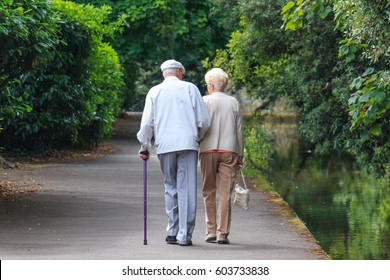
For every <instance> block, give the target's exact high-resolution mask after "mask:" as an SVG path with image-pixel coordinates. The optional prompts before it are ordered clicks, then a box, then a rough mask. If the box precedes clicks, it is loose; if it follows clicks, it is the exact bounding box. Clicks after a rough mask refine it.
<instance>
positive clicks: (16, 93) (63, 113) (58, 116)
mask: <svg viewBox="0 0 390 280" xmlns="http://www.w3.org/2000/svg"><path fill="white" fill-rule="evenodd" d="M48 9H49V8H48ZM50 9H52V10H53V11H55V12H56V14H58V15H59V16H60V18H61V21H60V22H59V23H58V30H59V34H60V37H59V41H60V43H58V44H57V45H56V46H55V49H53V50H50V60H49V61H48V63H45V64H39V63H38V64H37V65H35V67H34V68H33V69H32V70H31V71H29V72H27V73H24V74H22V75H20V77H19V79H14V80H13V81H12V82H11V83H10V84H9V85H8V87H7V88H6V89H5V90H3V92H4V93H6V94H5V95H4V96H5V98H2V99H1V108H3V114H4V119H3V120H1V121H0V123H1V126H2V127H3V128H4V131H3V132H2V134H1V138H0V144H1V145H3V146H4V147H6V148H8V149H19V150H24V151H29V150H33V151H40V152H44V151H46V150H49V149H53V148H62V147H69V146H74V147H92V146H95V145H96V144H97V143H98V142H99V141H101V140H103V139H105V138H106V137H107V136H109V134H110V131H111V127H112V123H113V121H114V118H115V116H116V115H117V113H118V112H119V108H120V102H121V96H122V95H123V93H122V88H123V80H122V77H123V74H122V69H121V66H120V64H119V60H118V57H117V54H116V53H115V51H114V50H113V49H112V48H111V47H110V45H109V44H107V43H104V41H103V39H104V38H105V36H109V35H110V33H112V32H113V29H112V28H111V26H109V25H108V24H107V19H108V13H109V10H110V9H109V8H108V7H101V8H100V9H97V8H94V7H92V6H90V5H87V6H84V5H76V4H74V3H73V2H68V1H60V0H55V1H51V7H50ZM15 101H18V102H20V103H22V104H26V105H24V106H26V107H27V108H31V112H29V113H26V114H18V113H17V112H16V113H13V112H12V111H11V112H8V111H9V110H7V109H5V110H4V108H8V107H11V108H12V107H15ZM20 106H21V105H20Z"/></svg>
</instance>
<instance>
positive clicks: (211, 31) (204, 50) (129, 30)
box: [76, 0, 230, 111]
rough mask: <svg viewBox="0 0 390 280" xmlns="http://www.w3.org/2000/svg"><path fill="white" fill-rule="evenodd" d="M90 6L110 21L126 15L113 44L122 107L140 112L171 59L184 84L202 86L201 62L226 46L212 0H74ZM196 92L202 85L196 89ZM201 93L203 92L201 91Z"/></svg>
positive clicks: (227, 34)
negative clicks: (108, 11)
mask: <svg viewBox="0 0 390 280" xmlns="http://www.w3.org/2000/svg"><path fill="white" fill-rule="evenodd" d="M76 2H79V3H89V4H93V5H95V6H101V5H110V6H111V7H112V17H114V18H115V17H116V16H117V15H119V14H127V15H128V19H127V25H126V26H125V28H124V31H123V33H121V34H117V36H115V38H114V39H113V40H112V45H113V47H114V48H115V50H116V51H117V52H118V54H119V55H120V59H121V63H122V65H123V67H124V71H125V82H126V97H125V101H124V105H123V106H124V108H125V109H127V110H134V111H141V110H142V109H143V105H144V98H145V96H146V93H147V91H148V90H149V88H150V87H152V86H154V85H155V84H157V83H159V82H161V80H162V76H161V72H160V69H159V66H160V64H161V63H162V62H163V61H165V60H167V59H171V58H175V59H177V60H179V61H181V62H182V63H183V65H184V66H185V68H186V75H185V79H186V80H188V81H191V82H193V83H195V84H197V85H199V86H200V85H203V83H204V81H203V77H204V68H203V67H202V65H201V60H202V59H204V58H205V57H208V56H211V55H212V54H213V53H214V49H215V48H216V47H223V46H224V44H225V43H226V42H227V39H228V36H229V33H228V32H227V31H226V30H230V29H229V28H230V26H229V27H225V26H223V25H221V23H220V21H219V17H220V15H215V14H212V13H213V4H212V1H187V0H170V1H167V0H120V1H109V0H77V1H76ZM200 88H201V86H200ZM203 90H205V89H204V88H203Z"/></svg>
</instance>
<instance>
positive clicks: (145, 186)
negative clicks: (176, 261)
mask: <svg viewBox="0 0 390 280" xmlns="http://www.w3.org/2000/svg"><path fill="white" fill-rule="evenodd" d="M141 154H143V155H149V151H141ZM147 162H148V161H147V160H144V245H148V239H147V237H146V232H147V231H146V221H147V203H148V199H147Z"/></svg>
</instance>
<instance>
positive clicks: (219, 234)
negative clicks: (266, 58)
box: [199, 68, 244, 244]
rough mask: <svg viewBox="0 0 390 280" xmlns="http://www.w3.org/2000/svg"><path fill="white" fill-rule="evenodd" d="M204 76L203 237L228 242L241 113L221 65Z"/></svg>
mask: <svg viewBox="0 0 390 280" xmlns="http://www.w3.org/2000/svg"><path fill="white" fill-rule="evenodd" d="M205 80H206V86H207V91H208V93H209V95H206V96H204V97H203V99H204V101H205V103H206V106H207V109H208V111H209V114H210V119H211V125H210V128H209V130H208V131H207V133H206V135H205V137H204V138H203V139H202V141H201V142H200V151H199V152H200V155H199V161H200V168H201V173H202V178H203V201H204V205H205V213H206V238H205V241H206V242H215V241H217V242H218V244H229V239H228V238H227V237H228V235H229V233H230V223H231V222H230V221H231V195H232V192H233V185H234V182H235V178H236V172H237V168H239V167H241V165H242V161H243V152H244V139H243V138H244V136H243V124H242V114H241V111H240V104H239V103H238V101H237V100H236V99H235V98H234V97H232V96H229V95H227V94H226V93H225V92H224V90H225V88H226V86H227V83H228V75H227V74H226V73H225V72H224V71H223V70H222V69H220V68H213V69H211V70H210V71H209V72H207V73H206V75H205ZM217 192H218V198H219V199H218V210H217V206H216V193H217Z"/></svg>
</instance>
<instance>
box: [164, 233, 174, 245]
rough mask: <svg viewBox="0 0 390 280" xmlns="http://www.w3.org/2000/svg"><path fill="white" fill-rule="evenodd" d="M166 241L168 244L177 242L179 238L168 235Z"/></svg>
mask: <svg viewBox="0 0 390 280" xmlns="http://www.w3.org/2000/svg"><path fill="white" fill-rule="evenodd" d="M165 242H167V244H177V240H176V236H169V235H168V236H167V237H166V238H165Z"/></svg>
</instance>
